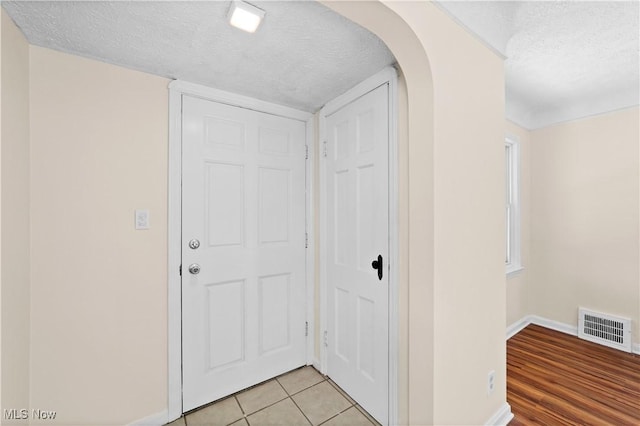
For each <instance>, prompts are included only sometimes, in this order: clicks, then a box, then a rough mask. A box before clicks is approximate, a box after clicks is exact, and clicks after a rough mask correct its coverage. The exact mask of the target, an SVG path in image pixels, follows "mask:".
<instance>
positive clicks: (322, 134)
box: [318, 112, 328, 375]
mask: <svg viewBox="0 0 640 426" xmlns="http://www.w3.org/2000/svg"><path fill="white" fill-rule="evenodd" d="M318 123H319V127H320V128H319V129H318V152H319V155H318V156H319V160H320V162H319V165H318V167H319V168H320V170H319V179H320V181H319V182H318V188H319V191H320V206H319V207H320V209H319V212H318V213H319V215H318V218H319V221H320V226H319V228H320V236H319V238H320V253H319V259H318V262H319V265H318V275H319V279H320V309H319V313H320V330H319V331H320V336H318V337H319V342H320V359H319V361H320V368H319V369H318V370H319V371H320V372H321V373H322V374H324V375H326V374H327V350H326V346H325V335H326V332H327V327H328V325H327V315H326V312H327V276H326V275H327V274H326V273H325V270H324V265H326V264H327V245H326V244H324V243H323V241H326V238H327V221H326V217H325V216H326V215H325V210H324V208H325V206H326V205H327V188H326V185H324V182H326V179H327V166H326V162H325V161H323V154H322V152H323V149H324V146H325V144H326V142H327V119H326V117H325V116H324V114H322V112H321V113H320V114H319V117H318Z"/></svg>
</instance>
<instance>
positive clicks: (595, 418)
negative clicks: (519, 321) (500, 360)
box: [507, 325, 640, 426]
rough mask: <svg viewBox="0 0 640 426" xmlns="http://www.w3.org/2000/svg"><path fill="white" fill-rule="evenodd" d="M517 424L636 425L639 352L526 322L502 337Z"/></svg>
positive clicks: (639, 421)
mask: <svg viewBox="0 0 640 426" xmlns="http://www.w3.org/2000/svg"><path fill="white" fill-rule="evenodd" d="M507 401H508V402H509V404H510V405H511V411H512V412H513V413H514V415H515V418H514V419H513V420H512V421H511V423H510V426H520V425H545V426H551V425H581V426H586V425H598V426H601V425H615V426H622V425H634V426H638V425H640V356H638V355H633V354H628V353H625V352H621V351H618V350H616V349H610V348H607V347H605V346H601V345H597V344H594V343H590V342H586V341H584V340H581V339H578V338H577V337H573V336H570V335H567V334H564V333H560V332H557V331H553V330H549V329H546V328H543V327H540V326H536V325H530V326H528V327H527V328H525V329H524V330H522V331H521V332H520V333H518V334H517V335H515V336H514V337H512V338H511V339H509V340H508V341H507Z"/></svg>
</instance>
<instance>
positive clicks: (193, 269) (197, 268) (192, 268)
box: [189, 263, 200, 275]
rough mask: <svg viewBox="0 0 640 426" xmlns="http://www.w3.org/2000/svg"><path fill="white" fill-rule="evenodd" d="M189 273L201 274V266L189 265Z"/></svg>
mask: <svg viewBox="0 0 640 426" xmlns="http://www.w3.org/2000/svg"><path fill="white" fill-rule="evenodd" d="M189 272H190V273H192V274H193V275H197V274H199V273H200V265H198V264H197V263H192V264H191V265H189Z"/></svg>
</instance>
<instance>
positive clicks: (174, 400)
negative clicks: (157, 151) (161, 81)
mask: <svg viewBox="0 0 640 426" xmlns="http://www.w3.org/2000/svg"><path fill="white" fill-rule="evenodd" d="M168 190H169V196H168V203H169V206H168V226H169V232H168V242H167V249H168V263H169V265H168V271H167V281H168V283H167V285H168V287H167V299H168V300H167V309H168V315H167V324H168V334H167V344H168V354H167V355H168V359H167V368H168V372H167V375H168V385H167V387H168V390H167V396H168V401H167V409H168V417H169V418H168V420H169V421H173V420H175V419H177V418H178V417H180V416H181V415H182V343H181V342H182V306H181V299H182V293H181V291H180V287H181V282H182V281H181V277H180V263H181V262H182V250H181V238H182V209H181V204H182V92H180V91H179V90H178V89H176V88H174V87H172V85H171V84H169V187H168Z"/></svg>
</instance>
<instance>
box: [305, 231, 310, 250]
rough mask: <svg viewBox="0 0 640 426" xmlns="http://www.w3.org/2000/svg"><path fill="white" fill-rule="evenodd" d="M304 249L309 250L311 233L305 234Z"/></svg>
mask: <svg viewBox="0 0 640 426" xmlns="http://www.w3.org/2000/svg"><path fill="white" fill-rule="evenodd" d="M304 248H309V233H308V232H305V233H304Z"/></svg>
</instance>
